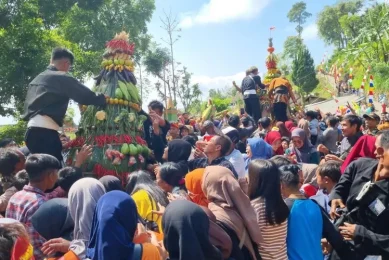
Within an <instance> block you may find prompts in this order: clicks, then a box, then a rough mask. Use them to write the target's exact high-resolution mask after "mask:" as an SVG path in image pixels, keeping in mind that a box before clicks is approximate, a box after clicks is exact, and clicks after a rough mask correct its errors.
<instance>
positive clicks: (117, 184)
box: [99, 175, 123, 192]
mask: <svg viewBox="0 0 389 260" xmlns="http://www.w3.org/2000/svg"><path fill="white" fill-rule="evenodd" d="M99 181H100V182H101V184H103V186H104V188H105V191H106V192H110V191H113V190H121V191H122V190H123V187H122V183H121V181H120V180H119V178H118V177H115V176H111V175H107V176H103V177H101V178H100V179H99Z"/></svg>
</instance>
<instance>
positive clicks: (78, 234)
mask: <svg viewBox="0 0 389 260" xmlns="http://www.w3.org/2000/svg"><path fill="white" fill-rule="evenodd" d="M104 193H105V188H104V186H103V184H101V182H99V181H98V180H96V179H93V178H83V179H80V180H78V181H76V182H75V183H74V184H73V185H72V187H71V188H70V190H69V196H68V198H69V200H68V206H69V212H70V215H71V216H72V219H73V220H74V231H73V241H72V242H71V243H70V247H69V250H71V251H73V252H74V253H75V254H76V255H77V256H78V257H79V258H80V259H85V254H86V248H87V247H88V244H89V235H90V233H91V226H92V219H93V213H94V210H95V208H96V204H97V201H98V200H99V199H100V197H101V196H103V195H104Z"/></svg>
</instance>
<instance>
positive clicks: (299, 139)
mask: <svg viewBox="0 0 389 260" xmlns="http://www.w3.org/2000/svg"><path fill="white" fill-rule="evenodd" d="M306 139H307V137H306V133H305V131H304V130H303V129H301V128H295V129H294V130H293V131H292V143H293V146H294V147H295V148H297V149H300V148H302V147H303V146H304V142H306V141H307V140H306Z"/></svg>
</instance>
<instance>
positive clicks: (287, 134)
mask: <svg viewBox="0 0 389 260" xmlns="http://www.w3.org/2000/svg"><path fill="white" fill-rule="evenodd" d="M287 122H290V121H287ZM285 123H286V122H285ZM285 123H284V122H277V124H276V127H277V128H278V131H279V132H280V134H281V137H290V131H289V130H288V129H287V128H286V125H285Z"/></svg>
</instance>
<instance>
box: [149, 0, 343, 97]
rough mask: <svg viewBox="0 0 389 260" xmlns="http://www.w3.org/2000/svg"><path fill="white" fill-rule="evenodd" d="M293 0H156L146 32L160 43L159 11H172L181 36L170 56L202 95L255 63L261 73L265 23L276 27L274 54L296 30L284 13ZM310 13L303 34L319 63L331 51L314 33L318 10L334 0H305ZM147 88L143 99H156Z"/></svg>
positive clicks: (266, 32) (237, 77)
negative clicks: (190, 77) (147, 95)
mask: <svg viewBox="0 0 389 260" xmlns="http://www.w3.org/2000/svg"><path fill="white" fill-rule="evenodd" d="M296 2H298V1H297V0H239V1H237V0H184V1H183V0H156V11H155V13H154V15H153V18H152V21H151V22H150V24H149V27H148V28H149V33H150V34H151V35H153V37H154V40H155V41H156V42H158V43H160V45H161V46H165V47H166V46H167V45H166V44H165V43H164V42H163V41H162V40H161V38H162V37H166V36H167V35H166V32H165V31H164V30H163V29H162V28H160V26H161V21H160V17H163V16H164V12H167V13H168V12H171V13H172V14H174V15H177V18H178V20H180V21H181V28H182V31H181V33H180V34H181V38H180V40H179V41H178V42H177V43H176V44H175V48H174V52H175V60H176V61H178V62H181V63H182V65H184V66H186V67H187V68H188V70H189V71H190V72H192V73H193V82H194V83H199V84H200V88H201V89H202V90H203V94H204V97H206V96H207V94H208V91H209V89H211V88H224V87H226V86H229V85H231V84H230V83H231V82H232V80H236V81H237V82H240V81H241V80H242V77H243V75H244V71H245V70H246V69H247V68H249V67H251V66H253V65H255V66H257V67H258V68H259V70H260V72H261V73H266V66H265V59H266V56H267V50H266V49H267V46H268V38H269V28H270V27H272V26H275V27H276V29H275V30H274V31H273V33H272V34H273V43H274V47H275V49H276V53H280V52H282V47H283V43H284V41H285V39H286V38H287V37H288V36H291V35H296V31H295V27H296V24H292V23H290V22H289V20H288V18H287V13H288V11H289V10H290V9H291V7H292V6H293V4H294V3H296ZM305 2H306V3H307V11H309V12H310V13H312V17H311V18H309V19H308V20H307V23H306V24H305V25H304V28H305V30H304V32H303V38H304V40H305V44H306V45H307V46H308V48H309V50H310V51H311V54H312V56H313V58H314V60H315V62H316V64H319V63H320V62H321V60H322V59H323V56H324V55H325V54H326V53H328V54H330V53H331V50H332V48H331V47H330V46H326V45H325V44H324V42H323V41H322V40H321V39H319V37H318V35H317V27H316V24H315V22H316V19H317V14H318V13H319V12H320V11H321V10H322V9H323V8H324V6H326V5H333V4H335V3H336V0H321V1H318V0H306V1H305ZM155 97H156V94H155V93H151V94H150V96H149V98H148V100H147V101H150V100H151V99H153V98H155Z"/></svg>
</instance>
